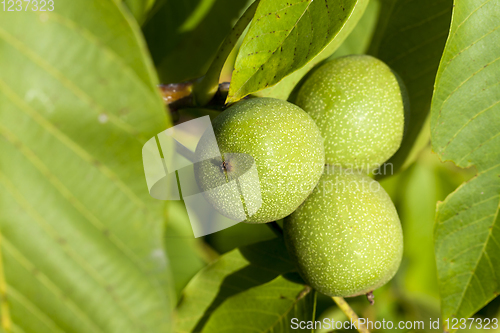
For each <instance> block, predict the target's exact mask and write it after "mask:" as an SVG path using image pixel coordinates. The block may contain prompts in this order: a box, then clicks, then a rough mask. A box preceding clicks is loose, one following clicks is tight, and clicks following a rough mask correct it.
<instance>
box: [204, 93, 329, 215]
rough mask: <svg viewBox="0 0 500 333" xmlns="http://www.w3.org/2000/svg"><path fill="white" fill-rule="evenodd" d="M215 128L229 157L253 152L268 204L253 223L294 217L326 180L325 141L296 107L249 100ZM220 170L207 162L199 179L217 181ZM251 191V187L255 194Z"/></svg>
mask: <svg viewBox="0 0 500 333" xmlns="http://www.w3.org/2000/svg"><path fill="white" fill-rule="evenodd" d="M213 127H214V132H215V136H216V138H217V143H218V145H219V149H220V152H221V153H222V154H223V156H225V155H224V154H226V155H227V154H229V153H235V154H248V155H251V156H252V157H253V158H254V160H255V163H256V165H257V171H258V174H259V180H260V192H261V197H262V206H261V207H260V208H259V210H258V211H257V213H256V214H254V215H252V216H250V217H249V218H248V219H247V220H246V221H245V222H247V223H266V222H271V221H275V220H278V219H281V218H283V217H285V216H287V215H289V214H291V213H292V212H293V211H294V210H295V209H296V208H297V207H298V206H299V205H300V204H301V203H302V202H303V201H304V200H305V199H306V198H307V196H308V195H309V194H310V193H311V192H312V190H313V189H314V187H315V186H316V184H317V182H318V179H319V178H320V177H321V174H322V172H323V166H324V163H325V153H324V148H323V139H322V137H321V134H320V132H319V129H318V127H317V126H316V124H315V123H314V121H313V120H312V119H311V117H310V116H309V115H308V114H307V113H306V112H304V111H303V110H302V109H300V108H299V107H297V106H296V105H293V104H291V103H288V102H285V101H282V100H278V99H272V98H253V99H248V100H244V101H241V102H239V103H236V104H235V105H233V106H232V107H230V108H229V109H227V110H226V111H224V112H223V113H221V114H220V115H219V116H218V117H217V118H216V119H215V120H214V122H213ZM197 151H198V148H197ZM214 170H215V169H212V168H211V167H210V165H208V164H207V167H206V169H205V170H204V171H203V170H201V172H200V174H199V175H198V177H199V178H200V179H201V178H210V177H213V173H214ZM238 171H239V170H234V172H236V173H237V172H238ZM228 176H230V172H229V171H228ZM202 181H203V180H202ZM253 190H254V191H255V190H258V188H255V189H253ZM251 191H252V189H251V188H247V193H250V195H251ZM222 203H223V200H221V205H217V204H216V208H218V209H219V211H221V212H224V211H225V210H227V208H228V207H224V205H223V204H222Z"/></svg>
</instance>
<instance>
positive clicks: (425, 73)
mask: <svg viewBox="0 0 500 333" xmlns="http://www.w3.org/2000/svg"><path fill="white" fill-rule="evenodd" d="M452 5H453V3H452V0H419V1H406V0H382V7H381V9H380V13H381V17H380V19H379V22H378V25H377V28H376V30H375V36H374V37H373V40H372V44H371V45H370V48H369V51H368V53H369V54H371V55H373V56H375V57H377V58H379V59H381V60H382V61H384V62H385V63H386V64H387V65H388V66H389V67H391V68H392V69H393V70H394V71H395V72H396V73H397V74H398V75H399V76H400V78H401V79H402V81H403V83H404V85H405V86H406V90H407V92H408V96H407V98H408V100H407V102H408V103H405V107H408V104H409V109H407V110H406V111H407V113H406V114H405V116H406V118H407V119H406V122H407V128H405V135H404V138H403V142H402V144H401V147H400V149H399V150H398V151H397V152H396V154H395V155H394V156H393V157H392V158H391V159H389V161H388V163H391V164H393V166H394V170H395V171H397V170H398V169H400V168H401V167H404V166H408V165H409V164H410V162H411V161H412V160H410V159H414V158H416V156H417V155H416V154H412V149H422V148H423V146H420V145H419V146H415V141H416V140H417V138H418V136H419V133H420V132H421V130H422V128H423V126H424V124H425V121H426V119H427V117H428V114H429V110H430V105H431V99H432V92H433V87H434V79H435V77H436V72H437V69H438V66H439V60H440V59H441V55H442V53H443V49H444V45H445V43H446V37H447V36H448V31H449V27H450V21H451V11H452ZM408 111H409V115H408ZM422 142H423V144H424V145H425V144H427V143H428V140H424V141H422Z"/></svg>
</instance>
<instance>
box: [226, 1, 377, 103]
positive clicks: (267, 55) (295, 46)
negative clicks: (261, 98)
mask: <svg viewBox="0 0 500 333" xmlns="http://www.w3.org/2000/svg"><path fill="white" fill-rule="evenodd" d="M367 3H368V0H358V1H356V0H340V1H335V0H316V1H313V0H286V1H285V0H261V1H260V3H259V6H258V7H257V12H256V13H255V16H254V19H253V21H252V23H251V25H250V28H249V31H248V33H247V35H246V36H245V39H244V40H243V44H242V45H241V48H240V50H239V53H238V56H237V58H236V64H235V70H234V72H233V78H232V80H231V86H230V88H229V96H228V102H236V101H237V100H239V99H241V98H243V97H244V96H246V95H248V94H251V93H254V92H257V91H260V90H262V89H264V88H267V87H270V86H273V85H275V84H276V83H278V82H279V81H281V80H282V79H283V78H285V77H286V76H288V75H289V74H291V73H293V72H295V71H297V70H299V69H301V68H302V67H304V65H306V64H307V63H309V62H311V61H312V62H311V64H310V67H307V68H304V69H303V70H302V71H301V72H300V73H297V74H296V75H295V76H294V77H293V78H290V79H289V80H288V81H287V83H284V84H283V86H284V87H285V91H284V92H280V93H279V97H281V98H282V97H283V96H285V95H286V96H285V98H286V97H288V95H289V93H290V92H291V91H292V89H293V87H294V86H295V84H296V83H297V82H299V81H300V79H301V78H302V77H303V76H304V75H305V74H306V73H307V72H308V71H309V70H310V69H311V68H312V66H313V65H314V64H316V63H318V62H320V61H321V60H323V59H325V58H326V57H328V56H330V55H331V54H332V53H333V52H334V51H335V50H336V49H337V47H338V46H339V45H340V44H341V43H342V41H343V40H344V39H345V38H346V37H347V36H348V35H349V33H350V32H351V31H352V29H353V28H354V26H355V24H356V23H357V22H358V20H359V18H360V17H361V15H362V14H363V12H364V10H365V8H366V5H367ZM351 20H352V22H351ZM332 40H333V42H332ZM327 47H328V48H327ZM325 48H327V50H325ZM322 51H323V52H322ZM318 54H320V56H319V57H317V55H318ZM278 91H281V87H280V89H278ZM271 94H272V92H268V93H267V94H266V95H267V96H272V95H271ZM273 97H278V96H276V95H275V96H273Z"/></svg>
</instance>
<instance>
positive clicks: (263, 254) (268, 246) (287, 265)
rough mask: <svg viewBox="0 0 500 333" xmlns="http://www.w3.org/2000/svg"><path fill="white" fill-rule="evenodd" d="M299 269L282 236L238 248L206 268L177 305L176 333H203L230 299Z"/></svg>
mask: <svg viewBox="0 0 500 333" xmlns="http://www.w3.org/2000/svg"><path fill="white" fill-rule="evenodd" d="M294 270H295V266H294V264H293V262H292V261H291V260H290V258H289V257H288V253H287V250H286V247H285V244H284V242H283V240H282V239H281V238H275V239H273V240H270V241H265V242H261V243H256V244H252V245H248V246H245V247H241V248H238V249H235V250H233V251H231V252H228V253H226V254H225V255H223V256H221V257H220V258H219V259H217V260H216V261H215V262H214V263H212V264H211V265H209V266H207V267H205V268H204V269H202V270H201V271H200V272H199V273H198V274H197V275H196V276H195V277H194V278H193V279H192V280H191V281H190V282H189V284H188V285H187V287H186V288H185V289H184V291H183V293H182V295H181V301H180V302H179V305H178V307H177V314H176V326H175V331H176V332H200V331H201V330H202V329H203V327H204V326H205V324H206V322H207V320H208V319H209V317H210V315H211V314H212V312H214V311H215V310H216V309H217V308H218V307H219V306H220V305H221V303H223V302H224V301H225V300H226V299H228V298H230V297H232V296H234V295H237V294H239V293H242V292H244V291H246V290H248V289H250V288H253V287H256V286H259V285H262V284H264V283H267V282H270V281H271V280H273V279H275V278H276V277H278V276H279V275H281V274H284V273H287V272H291V271H294Z"/></svg>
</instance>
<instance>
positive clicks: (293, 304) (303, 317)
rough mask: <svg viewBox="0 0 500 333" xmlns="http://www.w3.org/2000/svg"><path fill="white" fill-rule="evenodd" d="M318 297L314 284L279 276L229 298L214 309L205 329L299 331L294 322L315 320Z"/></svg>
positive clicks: (205, 331)
mask: <svg viewBox="0 0 500 333" xmlns="http://www.w3.org/2000/svg"><path fill="white" fill-rule="evenodd" d="M315 301H316V300H315V292H314V291H312V290H311V288H310V287H308V286H304V285H303V284H300V283H295V282H292V281H289V280H287V279H286V278H285V277H283V276H279V277H277V278H276V279H274V280H272V281H271V282H269V283H266V284H263V285H261V286H257V287H254V288H251V289H249V290H246V291H244V292H241V293H239V294H237V295H235V296H233V297H231V298H229V299H227V300H226V301H225V302H224V303H222V304H221V306H219V307H218V308H217V309H216V310H215V311H214V312H213V313H212V315H211V316H210V319H209V320H208V322H207V323H206V325H205V327H204V328H203V333H212V332H213V333H219V332H240V333H247V332H248V333H252V332H276V333H278V332H280V333H285V332H297V328H298V327H296V328H293V327H295V325H297V324H295V325H293V323H294V322H295V323H299V322H300V321H314V305H315ZM292 319H293V320H294V321H292ZM300 331H305V330H300Z"/></svg>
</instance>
